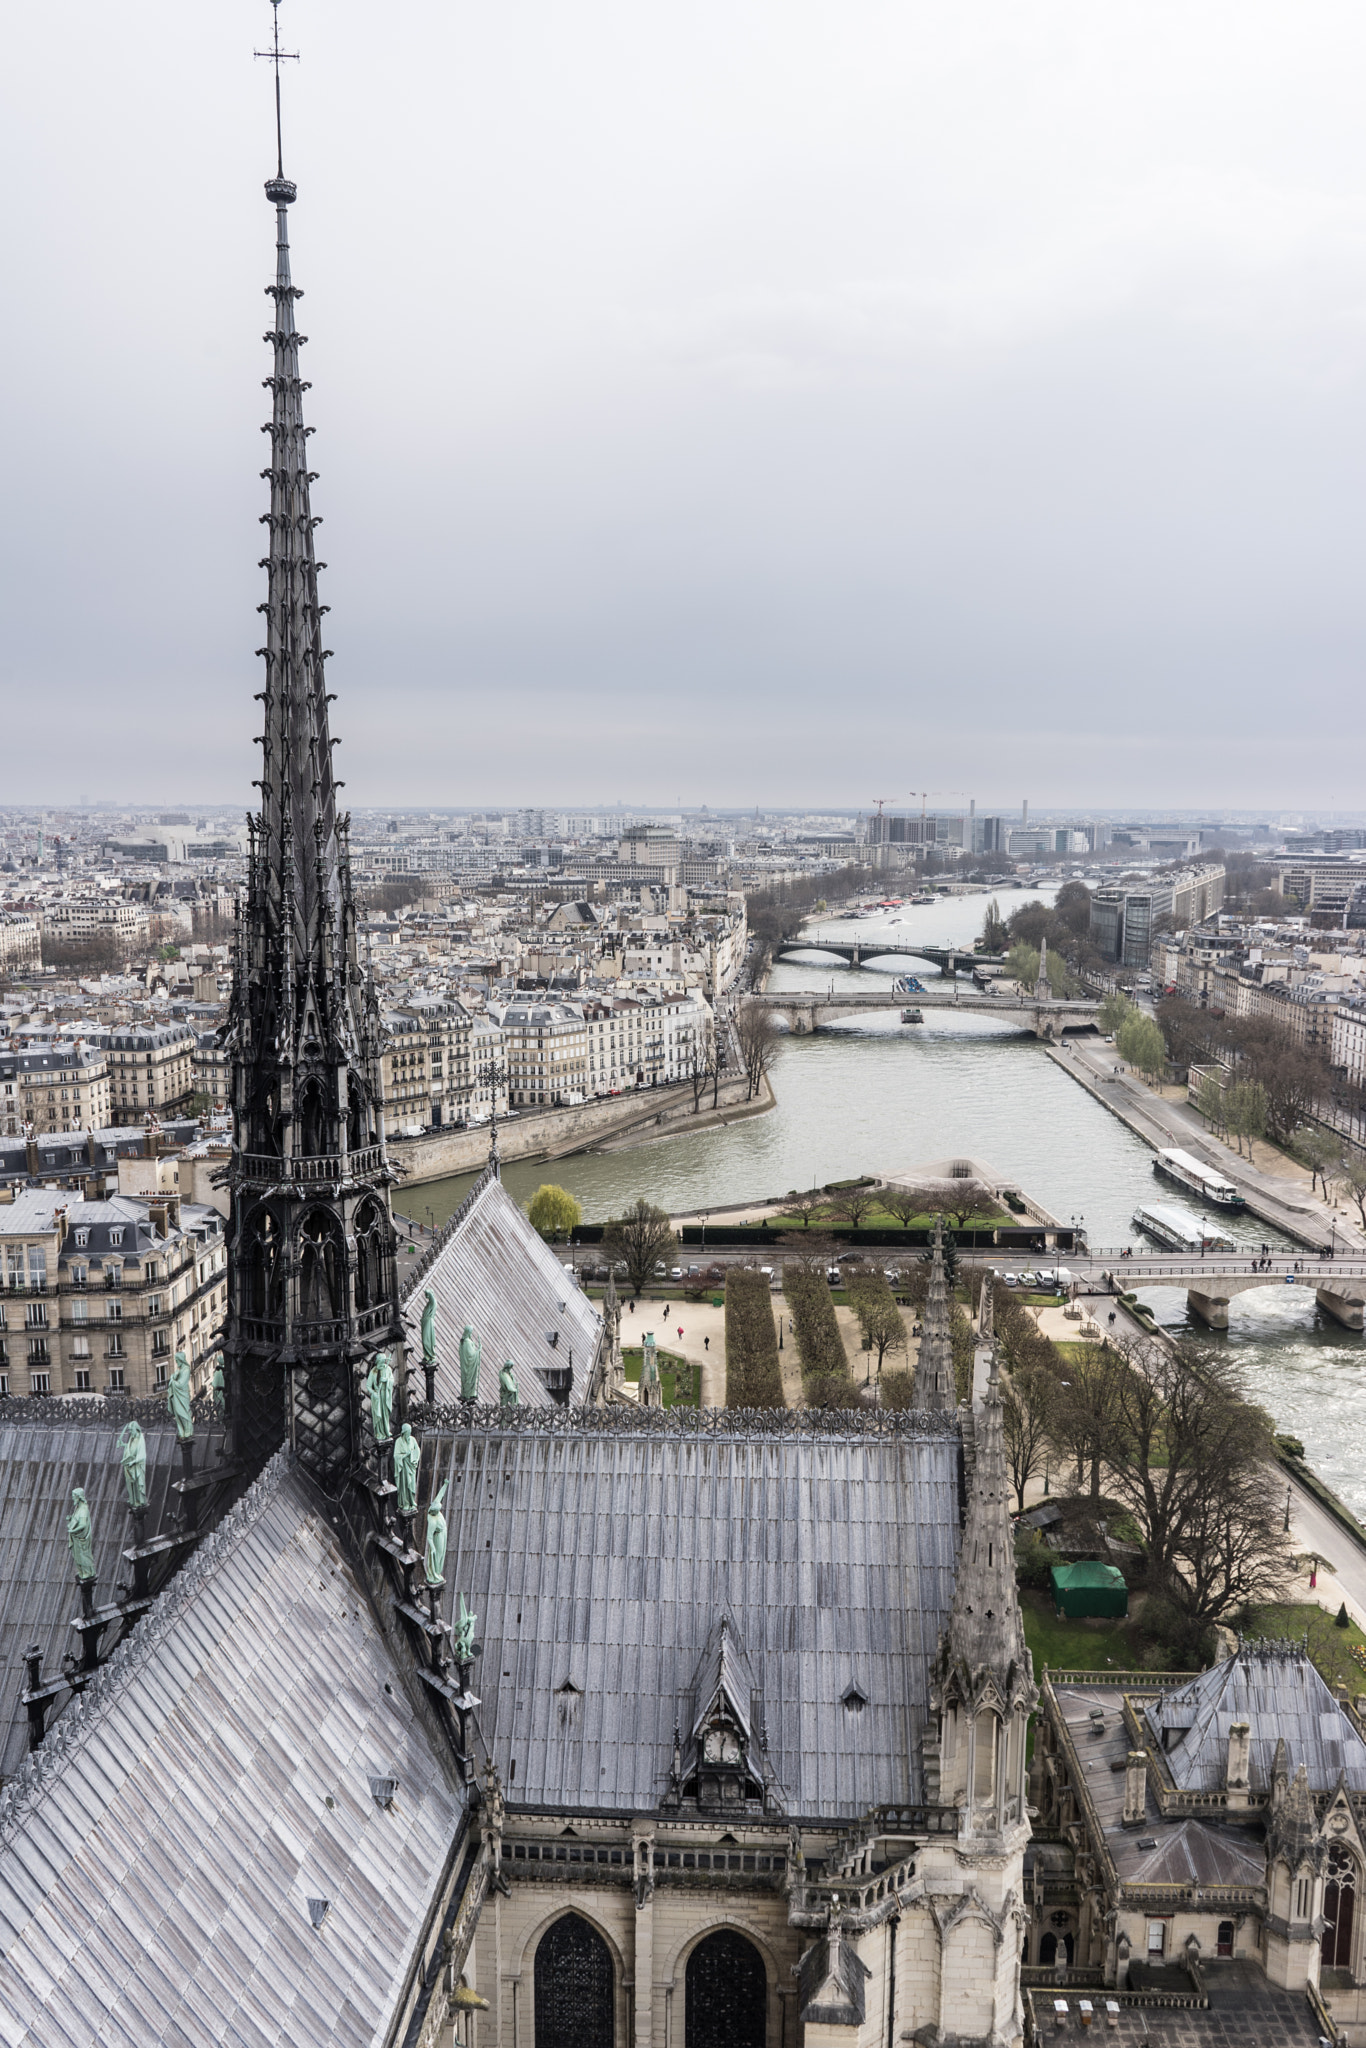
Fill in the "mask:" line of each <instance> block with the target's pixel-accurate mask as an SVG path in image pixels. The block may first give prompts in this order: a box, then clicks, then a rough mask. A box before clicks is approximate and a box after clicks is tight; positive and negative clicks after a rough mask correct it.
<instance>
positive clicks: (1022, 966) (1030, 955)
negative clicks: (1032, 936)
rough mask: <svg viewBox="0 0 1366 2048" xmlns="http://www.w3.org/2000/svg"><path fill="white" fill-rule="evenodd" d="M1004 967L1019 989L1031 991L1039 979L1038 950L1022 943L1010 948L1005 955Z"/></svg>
mask: <svg viewBox="0 0 1366 2048" xmlns="http://www.w3.org/2000/svg"><path fill="white" fill-rule="evenodd" d="M1006 966H1007V967H1008V968H1009V969H1010V971H1011V973H1012V974H1013V975H1014V977H1015V979H1016V981H1018V982H1019V984H1020V986H1021V988H1023V989H1028V990H1030V991H1031V992H1032V991H1033V988H1034V984H1035V982H1036V981H1037V980H1038V978H1039V949H1038V947H1037V946H1026V945H1025V944H1024V943H1023V941H1021V942H1020V943H1019V944H1018V945H1014V946H1012V947H1011V949H1010V951H1009V952H1008V953H1007V954H1006Z"/></svg>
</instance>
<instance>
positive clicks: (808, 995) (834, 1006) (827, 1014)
mask: <svg viewBox="0 0 1366 2048" xmlns="http://www.w3.org/2000/svg"><path fill="white" fill-rule="evenodd" d="M740 1000H741V1002H742V1004H752V1005H756V1006H757V1007H758V1008H760V1009H764V1010H768V1011H770V1012H771V1013H772V1014H773V1015H774V1016H775V1017H786V1018H787V1021H788V1023H789V1024H790V1025H791V1027H792V1030H793V1033H794V1035H795V1036H797V1037H799V1038H800V1037H805V1036H806V1034H807V1033H808V1032H812V1031H819V1030H820V1028H821V1026H822V1025H823V1024H830V1023H833V1022H834V1021H835V1020H836V1019H837V1018H841V1017H848V1016H851V1015H857V1013H858V1012H859V1011H860V1010H865V1011H866V1010H899V1009H902V1008H903V1007H905V1008H907V1009H912V1008H913V1009H917V1010H971V1011H974V1012H975V1013H976V1014H977V1015H979V1016H983V1017H1001V1018H1004V1019H1006V1020H1008V1021H1009V1022H1010V1023H1012V1024H1015V1025H1017V1026H1018V1027H1019V1029H1020V1030H1021V1031H1032V1032H1033V1034H1034V1036H1035V1037H1036V1038H1047V1039H1059V1038H1061V1037H1062V1035H1063V1033H1064V1032H1065V1031H1092V1030H1094V1029H1095V1027H1096V1020H1097V1018H1098V1017H1099V1015H1100V1005H1099V1003H1082V1002H1070V1001H1069V1002H1045V1003H1041V1002H1039V1001H1038V1000H1037V999H1036V998H1035V997H1033V996H1018V995H1015V996H992V995H983V994H981V993H980V991H978V990H973V991H972V993H971V994H968V995H964V994H960V992H959V991H958V990H957V989H956V988H955V989H953V990H952V991H949V990H944V991H940V990H935V991H934V992H933V993H930V992H928V991H926V992H924V993H917V994H915V995H912V996H906V995H903V994H901V993H899V992H898V991H897V990H895V989H879V988H870V989H869V990H868V991H867V992H866V994H865V993H864V992H863V991H862V990H860V991H859V992H858V993H857V994H846V993H843V992H841V993H840V994H838V995H818V994H816V993H814V992H813V991H810V990H806V989H786V990H784V991H783V993H782V994H781V995H769V994H765V995H757V996H742V997H741V999H740Z"/></svg>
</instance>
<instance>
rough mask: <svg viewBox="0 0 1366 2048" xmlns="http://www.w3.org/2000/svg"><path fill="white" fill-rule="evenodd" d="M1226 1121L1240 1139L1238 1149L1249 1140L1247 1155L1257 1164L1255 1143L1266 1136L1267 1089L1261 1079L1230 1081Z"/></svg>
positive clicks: (1226, 1093)
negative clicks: (1244, 1141)
mask: <svg viewBox="0 0 1366 2048" xmlns="http://www.w3.org/2000/svg"><path fill="white" fill-rule="evenodd" d="M1224 1121H1225V1123H1226V1124H1227V1125H1228V1128H1229V1129H1230V1130H1231V1131H1232V1133H1233V1135H1234V1137H1235V1138H1236V1139H1237V1140H1238V1150H1239V1151H1240V1152H1241V1151H1242V1149H1243V1140H1244V1138H1246V1140H1247V1156H1248V1158H1249V1159H1250V1160H1251V1161H1252V1162H1253V1164H1254V1165H1255V1164H1256V1155H1255V1153H1254V1152H1253V1149H1252V1147H1253V1144H1254V1142H1255V1141H1256V1140H1257V1139H1258V1138H1264V1137H1265V1136H1266V1124H1267V1103H1266V1090H1265V1088H1264V1087H1263V1086H1262V1084H1261V1082H1260V1081H1242V1080H1240V1081H1230V1083H1229V1085H1228V1087H1227V1088H1226V1089H1225V1090H1224Z"/></svg>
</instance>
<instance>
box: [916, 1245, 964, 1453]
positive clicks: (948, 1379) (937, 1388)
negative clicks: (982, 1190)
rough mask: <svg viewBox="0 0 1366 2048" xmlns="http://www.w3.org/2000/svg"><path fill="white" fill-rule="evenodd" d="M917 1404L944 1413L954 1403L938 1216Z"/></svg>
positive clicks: (922, 1331)
mask: <svg viewBox="0 0 1366 2048" xmlns="http://www.w3.org/2000/svg"><path fill="white" fill-rule="evenodd" d="M915 1405H916V1407H917V1408H928V1409H930V1410H931V1411H933V1412H935V1413H943V1412H944V1411H946V1410H947V1409H950V1408H952V1407H953V1406H954V1405H955V1403H954V1378H953V1325H952V1323H951V1321H950V1307H949V1292H948V1280H947V1276H946V1275H945V1272H944V1224H943V1218H942V1217H936V1218H935V1224H934V1249H933V1251H932V1253H931V1255H930V1290H929V1294H928V1296H927V1297H926V1301H925V1312H924V1314H923V1316H922V1317H921V1321H920V1354H919V1357H918V1358H917V1360H916V1368H915Z"/></svg>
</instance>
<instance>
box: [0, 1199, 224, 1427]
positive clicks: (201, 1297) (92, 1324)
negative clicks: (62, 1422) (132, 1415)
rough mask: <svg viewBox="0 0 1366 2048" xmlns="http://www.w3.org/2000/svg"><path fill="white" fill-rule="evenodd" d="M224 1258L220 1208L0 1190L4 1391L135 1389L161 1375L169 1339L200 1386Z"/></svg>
mask: <svg viewBox="0 0 1366 2048" xmlns="http://www.w3.org/2000/svg"><path fill="white" fill-rule="evenodd" d="M134 1163H137V1162H134ZM156 1164H158V1165H160V1166H163V1167H167V1166H172V1165H173V1164H174V1162H171V1161H160V1162H156ZM226 1264H227V1262H226V1253H225V1248H224V1238H223V1218H222V1217H221V1216H220V1215H219V1214H218V1212H217V1210H216V1209H210V1208H205V1207H199V1206H192V1205H190V1204H186V1203H182V1202H181V1200H180V1198H179V1196H178V1194H174V1193H171V1192H167V1193H164V1194H158V1195H155V1196H153V1197H151V1198H149V1199H142V1200H140V1199H137V1198H136V1197H132V1196H127V1195H116V1196H113V1197H111V1198H110V1199H109V1200H107V1201H82V1200H79V1199H70V1198H66V1199H64V1198H62V1197H59V1196H56V1197H55V1196H54V1193H53V1191H52V1190H51V1189H50V1188H19V1189H16V1190H13V1191H11V1192H10V1196H9V1199H5V1198H4V1196H0V1283H2V1284H0V1395H34V1394H36V1395H44V1394H47V1395H53V1394H104V1393H126V1394H128V1395H130V1396H131V1397H133V1398H134V1399H138V1398H142V1397H146V1396H148V1395H152V1394H155V1393H156V1391H157V1389H158V1388H160V1387H164V1386H165V1385H166V1382H167V1380H168V1378H169V1377H170V1372H171V1367H172V1361H173V1359H174V1356H175V1353H176V1352H177V1351H184V1352H185V1354H186V1356H187V1357H188V1358H189V1360H190V1364H191V1378H192V1385H193V1386H194V1389H195V1391H196V1392H203V1391H204V1390H205V1389H206V1387H207V1385H208V1382H209V1379H210V1377H211V1373H212V1364H211V1360H212V1357H213V1350H214V1347H213V1344H212V1341H211V1339H212V1337H213V1333H214V1331H215V1330H216V1329H217V1328H218V1326H219V1324H220V1323H221V1321H222V1316H223V1311H224V1307H225V1305H226V1299H227V1296H226V1289H227V1271H226Z"/></svg>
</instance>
